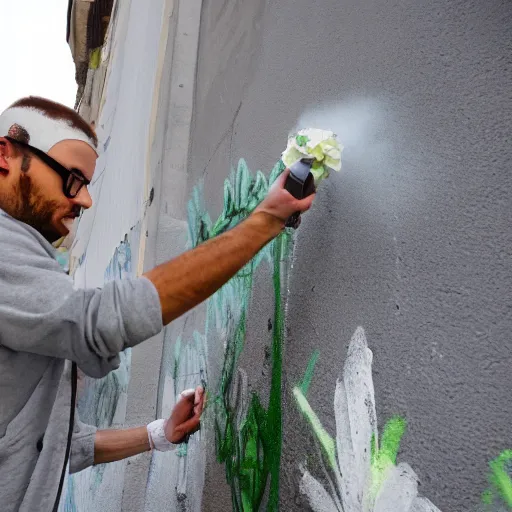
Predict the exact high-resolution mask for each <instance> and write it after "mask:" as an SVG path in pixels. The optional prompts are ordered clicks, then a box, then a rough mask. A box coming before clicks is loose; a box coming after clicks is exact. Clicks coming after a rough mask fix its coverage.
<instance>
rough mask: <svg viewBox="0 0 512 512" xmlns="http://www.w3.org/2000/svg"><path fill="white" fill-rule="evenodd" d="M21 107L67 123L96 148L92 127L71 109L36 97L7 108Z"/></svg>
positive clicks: (24, 99) (96, 139) (25, 99)
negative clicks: (85, 136)
mask: <svg viewBox="0 0 512 512" xmlns="http://www.w3.org/2000/svg"><path fill="white" fill-rule="evenodd" d="M14 107H22V108H33V109H35V110H39V112H42V113H43V114H44V115H46V116H47V117H49V118H51V119H61V120H65V121H67V122H68V123H69V124H70V125H71V126H72V127H73V128H76V129H77V130H80V131H81V132H83V133H85V135H87V137H89V139H91V140H92V141H93V142H94V146H95V147H97V146H98V137H97V136H96V132H95V131H94V130H93V129H92V127H91V126H90V125H89V124H88V123H87V122H86V121H85V120H84V119H83V118H82V117H81V116H80V114H78V112H76V111H75V110H73V109H72V108H69V107H66V106H65V105H61V104H60V103H56V102H55V101H51V100H47V99H45V98H39V97H38V96H27V97H26V98H21V100H18V101H16V102H15V103H13V104H12V105H11V106H10V107H9V108H14Z"/></svg>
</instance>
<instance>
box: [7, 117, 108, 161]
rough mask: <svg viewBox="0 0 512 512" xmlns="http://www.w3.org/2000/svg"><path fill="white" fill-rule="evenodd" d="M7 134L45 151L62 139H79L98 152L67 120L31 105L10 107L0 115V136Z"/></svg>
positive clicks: (92, 142)
mask: <svg viewBox="0 0 512 512" xmlns="http://www.w3.org/2000/svg"><path fill="white" fill-rule="evenodd" d="M9 132H10V133H9ZM8 135H9V136H11V137H13V138H15V139H18V140H20V142H25V143H26V144H30V145H31V146H34V147H35V148H37V149H40V150H41V151H44V152H45V153H48V151H50V149H51V148H53V146H55V144H57V143H58V142H61V141H63V140H81V141H82V142H85V143H86V144H88V145H89V146H90V147H91V148H92V149H94V151H95V152H96V154H97V153H98V150H97V148H96V146H95V144H94V141H93V140H92V139H90V138H89V137H88V136H87V135H86V134H85V133H84V132H83V131H81V130H79V129H77V128H74V127H73V126H71V123H70V122H69V121H67V120H66V119H52V118H51V117H48V116H46V115H45V113H44V112H41V111H40V110H37V109H35V108H32V107H12V108H8V109H7V110H5V111H4V112H3V113H2V114H1V115H0V137H5V136H8ZM27 138H28V140H26V139H27Z"/></svg>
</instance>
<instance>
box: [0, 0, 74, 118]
mask: <svg viewBox="0 0 512 512" xmlns="http://www.w3.org/2000/svg"><path fill="white" fill-rule="evenodd" d="M67 8H68V0H15V1H12V0H0V51H1V60H0V62H1V66H0V69H1V71H0V112H3V111H4V110H5V108H7V107H8V106H9V105H10V104H11V103H13V102H14V101H16V100H17V99H19V98H22V97H23V96H30V95H32V96H43V97H45V98H49V99H51V100H54V101H58V102H60V103H64V105H67V106H69V107H73V106H74V103H75V96H76V84H75V66H74V63H73V59H72V58H71V52H70V50H69V46H68V44H67V42H66V17H67Z"/></svg>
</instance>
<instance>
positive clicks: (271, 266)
mask: <svg viewBox="0 0 512 512" xmlns="http://www.w3.org/2000/svg"><path fill="white" fill-rule="evenodd" d="M118 9H119V10H118V14H117V17H116V19H115V20H114V21H115V23H116V24H117V25H115V26H116V27H117V28H116V30H114V31H113V32H112V35H111V37H112V40H111V41H110V43H109V52H110V51H111V52H112V55H113V57H111V61H112V62H111V63H109V64H108V69H107V70H106V73H105V76H106V77H107V82H106V84H105V85H104V87H103V88H101V87H97V88H96V89H94V90H102V91H103V92H102V94H103V96H102V97H101V98H92V99H93V100H94V101H95V105H97V106H98V108H99V117H98V123H99V126H100V127H101V130H102V131H101V132H100V139H101V142H102V144H103V145H104V148H105V155H106V156H104V157H103V160H102V161H101V162H100V164H101V165H103V166H105V167H108V168H107V171H108V172H105V173H104V174H102V176H103V178H102V179H101V180H100V181H98V183H97V185H96V186H95V187H94V188H93V192H94V194H93V195H94V199H95V200H96V203H97V206H96V210H94V211H92V212H90V214H88V215H87V216H84V218H83V219H82V221H81V225H80V227H79V231H78V242H77V243H76V244H75V247H74V249H75V256H76V257H77V258H79V264H78V269H77V274H76V275H77V279H78V281H79V284H82V285H92V286H97V285H100V284H101V283H102V282H103V280H104V279H106V278H111V277H112V275H111V274H112V272H111V271H109V272H108V275H107V274H105V269H111V267H112V265H113V263H116V262H117V260H116V258H117V259H119V257H120V256H119V255H120V254H122V255H124V254H125V253H124V252H123V250H126V248H127V247H129V248H130V249H131V255H132V259H131V262H132V264H131V266H129V268H128V267H127V268H124V273H125V274H126V273H128V274H138V273H140V272H142V271H143V270H144V269H148V268H151V267H152V266H153V265H155V264H156V263H159V262H161V261H164V260H166V259H169V258H171V257H173V256H175V255H177V254H179V253H180V252H182V251H184V250H185V249H186V248H189V247H193V246H195V245H197V244H199V243H201V242H202V241H204V240H206V239H208V238H211V237H213V236H216V235H218V234H220V233H222V232H224V231H226V230H227V229H229V228H230V227H231V226H233V225H235V224H236V223H237V222H239V221H240V220H242V219H243V218H244V217H245V216H246V215H248V214H249V213H250V212H251V211H252V209H253V208H254V207H255V205H256V204H257V203H258V201H259V200H260V199H261V198H262V197H263V196H264V195H265V193H266V191H267V189H268V186H269V184H270V183H271V182H272V181H273V180H274V179H275V178H276V176H277V175H278V174H279V172H281V171H282V169H283V166H282V165H281V164H280V162H279V158H280V154H281V151H282V150H283V149H284V147H285V145H286V139H287V136H288V134H289V133H290V132H291V131H292V130H293V129H295V128H297V127H307V126H312V125H316V126H318V127H321V128H327V129H333V130H334V131H335V132H337V133H338V135H339V138H340V140H341V142H342V143H343V144H344V145H345V151H344V153H343V169H342V172H341V173H340V174H339V175H338V174H337V175H334V176H331V177H330V178H329V179H328V181H327V182H325V183H323V184H322V186H321V187H320V189H319V192H318V197H317V200H316V203H315V206H314V208H313V209H312V210H311V211H310V212H309V213H308V214H307V215H306V216H304V219H303V222H302V225H301V227H300V229H299V230H298V231H297V232H296V233H285V234H283V235H282V236H281V237H280V238H279V239H278V240H276V242H274V243H272V244H270V245H269V246H268V247H267V248H266V249H265V250H264V251H262V253H261V254H260V255H258V257H257V258H255V260H254V261H253V262H252V263H251V264H250V265H248V266H247V267H246V268H244V269H243V270H242V271H241V272H240V273H239V274H237V276H236V277H235V278H234V279H233V280H231V281H230V283H228V285H226V286H225V287H224V288H223V289H222V290H221V291H220V292H218V293H217V294H216V295H215V296H214V297H213V298H212V299H210V300H209V301H207V302H206V303H205V304H202V305H201V306H199V307H198V308H196V309H195V310H194V311H192V312H190V313H189V314H188V315H186V316H184V317H183V318H181V319H179V320H177V321H176V322H173V324H171V325H170V326H169V327H168V328H166V329H165V332H164V333H163V335H162V336H160V337H159V338H158V339H156V340H152V341H150V342H148V343H145V344H142V345H140V346H139V347H136V348H135V349H134V350H133V351H132V352H131V355H130V360H127V365H126V368H125V370H126V371H125V374H123V375H124V376H125V377H126V379H124V380H123V381H122V384H123V389H122V393H121V397H122V400H121V401H120V400H119V397H116V396H114V395H113V394H112V392H111V390H110V388H108V386H107V388H102V389H100V390H98V389H99V388H97V387H96V385H94V387H89V388H88V392H87V393H86V394H85V395H84V396H85V399H84V400H82V409H83V412H84V414H87V412H88V411H89V410H90V409H91V408H92V409H94V410H97V409H98V406H95V405H94V404H95V403H101V406H102V408H103V409H102V411H104V409H105V407H106V406H108V404H109V403H110V402H108V400H107V399H112V397H113V398H114V401H113V402H112V403H111V409H113V410H114V412H115V411H121V412H122V414H121V415H120V416H119V414H118V415H117V416H115V414H114V412H112V411H110V413H111V414H114V416H115V421H114V420H112V419H111V420H110V422H108V421H107V426H108V425H112V424H117V423H123V422H124V423H125V424H130V425H131V424H141V423H144V422H148V421H150V420H152V419H153V418H155V417H165V416H166V415H168V414H169V412H170V410H171V409H172V406H173V404H174V403H175V400H176V397H177V394H178V393H179V392H180V391H181V390H182V389H184V388H187V387H191V386H194V385H197V384H199V383H203V384H205V385H206V386H207V390H208V396H209V405H208V407H207V410H206V412H205V415H204V421H203V427H202V430H201V432H200V433H199V434H196V435H195V436H193V437H192V439H191V441H190V442H189V444H188V445H187V446H183V447H182V448H180V450H178V451H177V452H175V453H166V454H161V453H155V454H152V455H151V456H149V455H147V454H146V455H143V456H140V457H137V458H134V459H132V460H130V461H129V463H127V464H124V463H122V464H119V465H118V466H111V467H110V469H109V468H107V469H106V468H104V467H103V468H101V467H100V468H95V469H94V470H88V472H84V473H82V474H81V475H80V476H78V477H77V478H75V479H73V480H72V481H71V483H70V484H69V485H70V487H69V492H68V498H67V501H66V503H65V504H64V506H65V507H67V508H65V509H66V510H77V511H82V510H84V511H85V510H87V511H92V510H108V511H115V510H123V511H127V512H132V511H133V512H135V511H141V510H145V511H147V512H153V511H155V510H171V511H180V512H181V511H190V512H192V511H193V512H198V511H200V510H201V511H206V512H218V511H221V510H222V511H225V510H236V511H242V510H243V511H249V510H269V511H273V510H278V509H279V510H283V511H286V512H288V511H295V510H314V511H317V512H325V511H336V510H337V511H341V510H343V511H344V512H356V511H359V510H361V507H360V505H358V504H357V503H358V500H359V501H361V500H365V502H366V504H367V505H368V510H372V511H373V512H379V511H385V510H387V511H390V510H393V511H399V510H404V511H407V510H414V511H417V512H418V511H419V512H421V511H431V512H432V511H436V510H438V509H439V510H443V511H444V512H448V511H450V512H451V511H472V512H473V511H474V512H476V511H477V510H480V508H481V507H483V508H484V509H486V510H493V511H497V510H508V509H507V508H506V505H505V502H504V501H503V500H502V499H501V498H500V486H499V485H497V486H493V485H494V483H495V480H493V479H492V478H491V481H488V480H487V478H488V475H489V474H491V475H492V472H491V473H490V468H489V467H488V463H489V461H491V460H495V459H496V458H497V457H498V456H499V455H500V454H502V457H501V459H498V460H496V463H495V465H494V469H495V471H498V472H499V470H500V469H501V468H502V469H503V470H504V472H505V473H506V471H507V470H509V472H510V470H512V468H511V467H509V466H507V464H509V463H510V461H511V460H512V454H511V453H509V452H505V450H506V449H507V448H510V447H511V445H512V442H511V439H510V424H511V418H512V413H511V405H512V404H511V399H510V396H511V392H512V385H511V380H510V365H511V362H512V359H511V354H512V342H511V340H510V335H509V332H510V330H511V327H512V317H511V309H510V298H509V297H510V289H511V285H512V270H511V266H510V258H511V249H510V247H511V242H512V236H511V230H510V228H509V219H510V217H511V214H512V211H511V210H512V206H511V205H512V201H511V197H510V196H511V190H512V183H511V177H510V176H511V174H510V172H509V167H510V164H509V160H510V157H511V156H512V155H511V153H512V149H510V133H511V128H512V121H511V119H512V116H511V114H512V112H511V110H512V107H511V105H512V103H511V97H510V91H511V90H512V89H511V86H512V73H511V57H510V55H511V53H510V50H511V44H510V26H512V8H511V7H510V5H509V3H506V2H500V1H495V0H489V1H488V2H476V1H470V0H466V1H462V0H455V1H451V2H442V1H440V0H433V1H432V2H429V3H428V4H427V3H425V2H420V1H419V0H403V1H401V2H390V1H380V2H379V1H376V0H368V1H367V2H364V3H362V4H361V2H356V1H355V0H345V1H343V2H340V1H339V0H318V1H317V2H314V3H311V2H309V3H307V2H303V1H298V0H295V1H293V0H281V1H279V2H265V1H263V0H225V1H224V2H214V1H212V0H194V1H192V0H190V1H188V2H180V1H178V0H174V1H173V0H162V1H161V2H158V5H157V6H153V9H152V10H148V9H147V8H146V5H145V3H144V2H142V1H141V0H132V1H131V2H127V3H121V4H119V5H118ZM144 98H146V100H147V101H146V100H144ZM149 100H151V101H149ZM102 123H103V124H102ZM141 134H143V136H141ZM141 140H142V147H143V149H142V150H140V148H141ZM105 162H108V163H109V166H106V164H105ZM101 170H102V169H100V172H101ZM258 170H261V172H260V173H258V172H257V171H258ZM127 172H130V173H131V174H130V177H131V179H130V180H127V179H126V173H127ZM121 173H124V174H121ZM120 184H122V185H123V187H126V193H128V194H131V195H130V198H131V199H130V201H126V200H123V201H120V200H119V201H118V200H115V201H113V200H112V199H111V198H112V197H116V194H115V193H116V192H118V191H119V187H120ZM151 190H152V191H153V192H152V193H151V192H150V191H151ZM150 198H151V199H150ZM98 218H109V222H108V223H105V224H104V225H103V224H102V225H98V222H97V221H95V219H98ZM125 234H128V237H127V238H126V239H125V242H123V243H122V244H121V245H119V242H120V241H121V240H123V238H124V236H125ZM127 244H128V245H127ZM116 247H118V249H117V251H116ZM112 258H113V259H112ZM123 261H124V260H123ZM116 268H117V267H116ZM347 349H348V350H347ZM114 380H115V379H114ZM114 384H115V383H114ZM90 386H93V385H92V384H90ZM105 389H106V391H105ZM111 401H112V400H111ZM91 404H92V405H91ZM89 412H90V411H89ZM104 412H108V411H104ZM90 414H91V416H90V417H88V418H89V420H90V421H92V422H94V421H96V422H97V421H98V419H97V418H95V416H94V411H92V412H90ZM102 426H104V425H102ZM377 438H379V441H378V442H375V440H377ZM372 439H373V440H374V441H373V442H372ZM377 445H378V446H379V448H378V449H377V448H376V446H377ZM370 453H373V456H372V457H371V456H370ZM408 464H410V466H409V465H408ZM116 468H119V469H116ZM105 475H107V477H105ZM505 476H506V475H505ZM418 480H419V481H420V482H421V486H420V487H419V488H418V484H417V481H418ZM504 481H506V478H505V479H504ZM511 485H512V484H511ZM486 490H487V491H488V492H487V493H486V494H484V495H483V497H482V493H484V492H485V491H486ZM418 495H419V496H422V497H425V498H418V497H417V496H418ZM427 499H428V500H429V501H428V500H427ZM500 501H501V505H500V504H499V502H500ZM483 502H487V505H488V506H487V508H485V507H484V505H485V503H483ZM436 507H438V508H436ZM509 508H512V504H510V503H509Z"/></svg>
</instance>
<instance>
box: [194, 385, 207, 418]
mask: <svg viewBox="0 0 512 512" xmlns="http://www.w3.org/2000/svg"><path fill="white" fill-rule="evenodd" d="M204 404H205V393H204V390H203V388H201V391H200V392H199V395H198V399H197V401H196V402H194V414H195V415H198V416H201V414H202V413H203V409H204Z"/></svg>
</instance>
